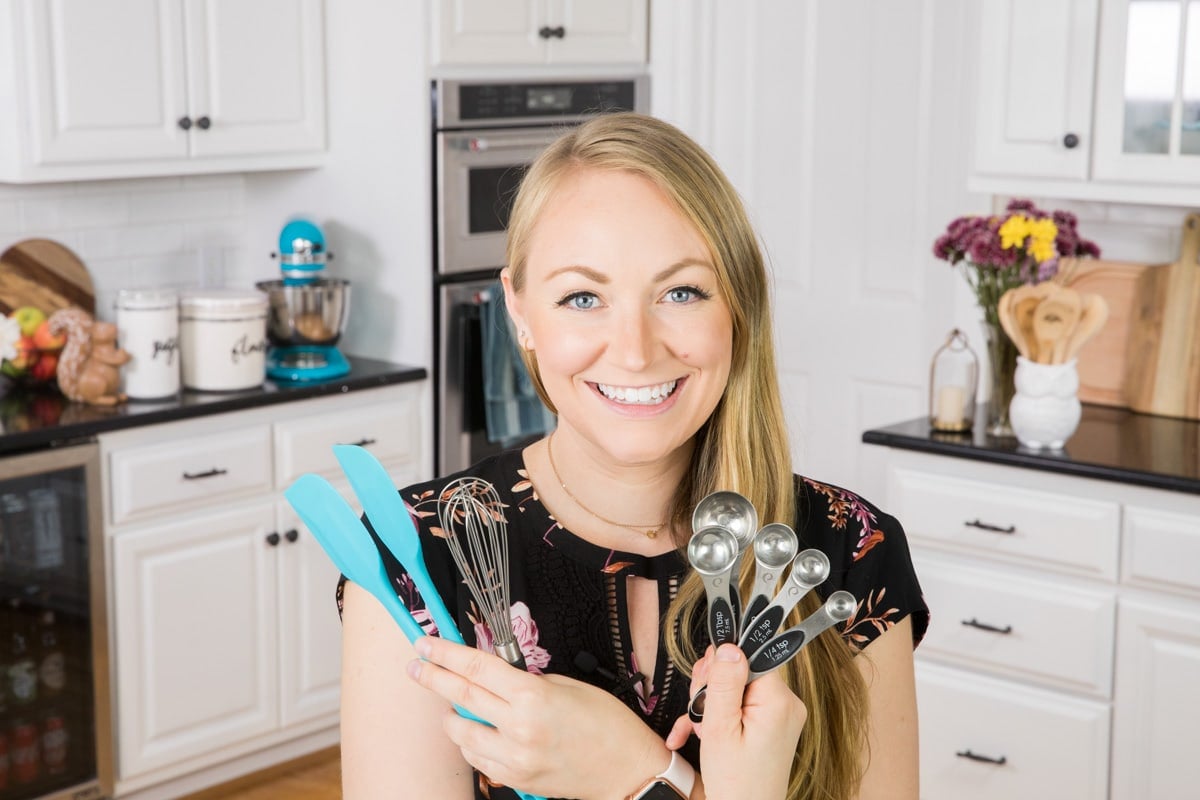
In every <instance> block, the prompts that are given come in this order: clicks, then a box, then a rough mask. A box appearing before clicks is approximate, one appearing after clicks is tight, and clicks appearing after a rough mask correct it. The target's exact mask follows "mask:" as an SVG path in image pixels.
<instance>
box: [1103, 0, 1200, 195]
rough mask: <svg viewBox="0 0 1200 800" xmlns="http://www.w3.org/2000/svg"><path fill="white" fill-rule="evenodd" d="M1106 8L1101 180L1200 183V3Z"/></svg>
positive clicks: (1142, 1)
mask: <svg viewBox="0 0 1200 800" xmlns="http://www.w3.org/2000/svg"><path fill="white" fill-rule="evenodd" d="M1103 3H1104V5H1103V13H1102V14H1101V17H1100V20H1101V23H1100V44H1099V48H1100V58H1099V59H1098V60H1097V71H1096V145H1095V147H1096V150H1095V167H1094V174H1095V176H1096V177H1097V178H1103V179H1111V180H1116V181H1143V182H1153V183H1172V184H1189V185H1192V186H1194V185H1195V184H1197V183H1200V2H1196V0H1154V1H1153V2H1149V1H1148V0H1103Z"/></svg>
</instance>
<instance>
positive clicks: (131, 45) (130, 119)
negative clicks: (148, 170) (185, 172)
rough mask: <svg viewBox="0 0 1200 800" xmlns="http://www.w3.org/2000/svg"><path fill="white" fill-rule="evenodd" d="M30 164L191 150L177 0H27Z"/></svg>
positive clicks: (160, 155)
mask: <svg viewBox="0 0 1200 800" xmlns="http://www.w3.org/2000/svg"><path fill="white" fill-rule="evenodd" d="M22 9H23V13H24V15H25V17H26V19H27V25H26V29H27V31H28V36H29V39H28V43H29V51H28V64H29V69H28V84H27V86H26V91H27V93H28V100H29V112H30V117H31V121H32V123H31V126H30V128H31V141H30V150H31V152H30V158H31V160H32V162H33V163H34V164H43V165H50V164H65V163H82V162H94V161H128V160H148V159H156V158H178V157H183V156H185V155H186V154H187V133H186V132H185V131H184V130H183V129H181V128H180V127H179V125H178V120H179V119H180V117H183V116H184V115H185V114H186V109H185V107H184V100H185V97H186V94H185V93H186V78H185V74H184V72H185V67H184V52H185V51H184V37H183V19H182V5H181V0H107V2H104V3H96V2H92V0H25V2H24V4H23V6H22Z"/></svg>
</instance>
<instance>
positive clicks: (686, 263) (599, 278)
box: [546, 258, 713, 284]
mask: <svg viewBox="0 0 1200 800" xmlns="http://www.w3.org/2000/svg"><path fill="white" fill-rule="evenodd" d="M687 267H703V268H705V269H709V270H712V269H713V266H712V264H710V263H708V262H707V261H705V260H704V259H700V258H685V259H682V260H680V261H676V262H675V263H674V264H671V265H670V266H669V267H667V268H666V269H663V270H661V271H659V272H658V273H656V274H655V275H654V281H655V282H658V281H665V280H667V279H668V278H670V277H671V276H672V275H674V274H675V273H676V272H679V271H680V270H681V269H686V268H687ZM568 272H574V273H577V274H579V275H582V276H583V277H585V278H587V279H588V280H590V281H595V282H596V283H604V284H606V283H609V277H608V276H607V275H605V274H604V273H603V272H601V271H599V270H597V269H594V268H592V267H585V266H584V265H582V264H568V265H567V266H565V267H559V268H558V269H556V270H553V271H552V272H551V273H550V274H549V275H547V276H546V279H547V280H550V279H552V278H556V277H558V276H559V275H562V274H565V273H568Z"/></svg>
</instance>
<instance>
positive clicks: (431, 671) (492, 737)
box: [408, 636, 669, 800]
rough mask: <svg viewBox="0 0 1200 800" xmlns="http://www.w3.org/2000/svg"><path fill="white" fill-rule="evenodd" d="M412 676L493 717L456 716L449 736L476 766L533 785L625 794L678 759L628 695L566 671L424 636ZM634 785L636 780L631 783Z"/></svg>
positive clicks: (556, 791) (592, 799)
mask: <svg viewBox="0 0 1200 800" xmlns="http://www.w3.org/2000/svg"><path fill="white" fill-rule="evenodd" d="M416 650H417V653H418V654H419V655H420V656H421V657H422V659H424V660H423V661H412V662H410V663H409V666H408V672H409V675H410V676H411V677H412V678H413V679H414V680H415V681H416V682H417V683H419V684H420V685H421V686H424V687H425V688H426V689H429V690H430V691H432V692H434V693H436V694H438V695H440V696H441V697H443V698H445V699H446V700H447V701H449V702H450V703H453V704H456V705H458V706H461V707H462V708H465V709H466V710H468V711H470V712H471V713H472V714H475V715H476V716H478V717H480V718H481V719H485V720H487V721H488V722H490V723H491V724H492V725H493V726H494V727H490V728H489V727H487V726H486V725H480V724H479V723H477V722H473V721H471V720H468V719H464V718H462V717H460V716H458V715H457V714H453V713H450V714H449V715H448V716H447V718H446V720H445V725H444V727H445V731H446V735H447V736H449V738H450V740H451V741H453V742H454V743H455V744H456V745H457V746H458V747H459V748H460V749H461V750H462V754H463V757H464V758H465V759H466V760H467V762H468V763H469V764H471V766H473V767H474V768H475V769H477V770H479V771H480V772H482V773H483V774H484V775H487V776H488V777H489V778H491V779H492V780H493V781H496V782H498V783H502V784H504V785H506V786H512V787H515V788H519V789H521V790H523V791H526V792H536V793H538V794H542V795H546V796H553V797H578V798H581V799H582V800H608V798H624V797H625V796H626V795H627V794H629V793H630V792H632V791H634V790H635V789H636V788H637V787H638V786H639V785H641V783H642V782H643V781H644V780H645V779H646V778H647V777H648V776H651V775H655V774H657V773H658V772H660V771H661V770H662V769H663V768H664V767H665V766H666V763H667V761H668V760H669V754H668V753H667V750H666V746H665V745H664V744H663V741H662V739H660V738H659V737H658V736H657V735H656V734H655V733H654V731H652V730H651V729H650V728H649V727H647V726H646V725H645V724H644V723H643V722H642V721H641V720H639V719H638V718H637V716H636V715H635V714H634V713H633V712H632V711H631V710H630V709H629V708H628V707H626V706H625V705H624V704H623V703H622V702H621V701H620V700H618V699H617V698H616V697H614V696H612V695H611V694H609V693H608V692H605V691H603V690H602V689H598V688H596V687H595V686H591V685H589V684H586V683H582V682H580V681H577V680H573V679H571V678H567V677H565V676H562V675H544V676H538V675H531V674H529V673H527V672H523V671H521V670H519V669H515V668H514V667H513V666H512V665H510V664H508V663H507V662H505V661H504V660H503V659H501V658H499V657H497V656H494V655H491V654H489V653H484V652H481V651H479V650H475V649H473V648H470V647H467V646H464V645H458V644H454V643H452V642H448V641H446V640H444V639H439V638H436V637H430V636H426V637H424V638H421V639H418V640H417V642H416ZM626 783H628V784H629V785H628V786H625V784H626Z"/></svg>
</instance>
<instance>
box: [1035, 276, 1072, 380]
mask: <svg viewBox="0 0 1200 800" xmlns="http://www.w3.org/2000/svg"><path fill="white" fill-rule="evenodd" d="M1046 285H1047V286H1049V287H1050V288H1049V291H1048V294H1047V296H1046V297H1045V298H1044V299H1043V300H1042V301H1041V302H1040V303H1038V305H1037V308H1036V309H1035V310H1034V314H1033V331H1034V338H1036V339H1037V343H1038V362H1039V363H1042V364H1061V363H1062V357H1063V354H1064V346H1065V345H1064V342H1065V341H1066V338H1067V337H1068V336H1069V335H1070V334H1071V332H1072V331H1073V330H1074V329H1075V323H1076V322H1077V321H1078V319H1079V308H1080V302H1079V293H1078V292H1076V291H1075V290H1074V289H1068V288H1066V287H1064V286H1059V285H1057V284H1052V283H1051V284H1046Z"/></svg>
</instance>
